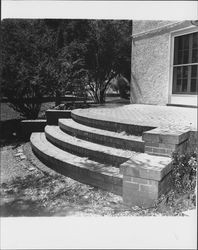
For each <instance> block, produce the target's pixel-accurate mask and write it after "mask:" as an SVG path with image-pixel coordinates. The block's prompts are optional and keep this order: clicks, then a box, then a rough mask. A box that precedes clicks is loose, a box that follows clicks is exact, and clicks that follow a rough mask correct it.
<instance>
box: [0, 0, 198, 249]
mask: <svg viewBox="0 0 198 250" xmlns="http://www.w3.org/2000/svg"><path fill="white" fill-rule="evenodd" d="M5 2H6V1H4V8H5V6H6V3H5ZM8 2H9V3H10V2H11V3H12V2H15V3H16V2H26V3H25V4H26V5H25V6H26V8H27V6H28V5H27V2H28V1H8ZM30 2H31V1H30ZM32 2H37V4H38V5H39V2H43V3H45V1H32ZM51 2H53V1H51ZM54 2H57V3H58V2H60V1H54ZM62 2H64V1H62ZM68 2H69V1H65V7H66V8H67V4H68ZM74 2H75V1H74ZM83 2H86V3H87V2H89V1H81V3H80V1H79V6H82V11H84V9H83V8H84V4H83ZM90 2H91V4H93V1H90ZM90 2H89V3H90ZM96 2H97V1H96ZM98 2H100V1H98ZM107 2H111V1H107ZM118 2H119V1H118ZM147 2H149V1H147ZM154 2H155V1H154ZM156 2H158V1H156ZM162 2H163V1H162ZM178 2H179V1H178ZM189 2H190V3H191V4H192V3H193V4H195V6H196V4H197V3H196V2H193V1H189ZM9 3H8V5H7V6H9ZM70 3H71V2H70ZM184 3H185V1H184ZM71 4H72V3H71ZM87 4H88V3H87ZM112 4H113V3H112ZM10 6H11V5H10ZM15 6H16V4H15ZM42 6H43V5H42ZM45 6H47V5H45ZM54 6H55V5H54ZM91 6H92V8H93V5H91ZM59 7H60V6H59ZM197 7H198V6H197ZM79 8H80V7H79ZM37 9H38V8H37ZM59 9H60V8H59ZM6 10H7V9H6ZM94 10H95V9H94ZM54 11H55V13H57V16H56V17H54V15H49V16H46V15H43V17H41V15H40V14H39V15H38V17H35V18H34V17H32V16H30V17H28V16H25V17H24V15H22V17H19V16H17V15H14V16H10V14H5V16H3V17H2V19H1V61H0V65H1V78H0V79H1V85H0V101H1V103H0V107H1V116H0V118H1V119H0V143H1V144H0V147H1V151H0V157H1V158H0V162H1V182H0V198H1V202H0V216H1V218H0V219H1V222H3V223H4V227H5V228H6V225H7V224H6V221H9V223H10V222H11V223H14V220H15V219H16V220H19V222H18V223H19V224H20V220H21V219H25V221H26V222H27V224H28V221H31V220H32V219H34V218H35V220H37V221H39V220H40V224H41V225H42V222H41V221H42V219H45V220H47V221H48V222H49V221H50V220H52V222H51V224H50V225H51V226H52V225H53V221H54V219H56V218H57V219H58V220H61V219H62V220H65V219H66V222H65V226H66V227H67V225H70V226H71V225H72V224H73V225H74V224H75V223H76V220H78V219H83V220H85V221H84V222H83V223H84V224H83V225H84V230H82V231H84V233H85V232H87V230H88V228H89V230H90V231H91V234H92V233H94V230H95V228H90V226H88V225H89V224H86V219H87V221H88V220H89V218H92V219H95V221H97V219H102V220H103V222H102V225H103V226H104V225H105V221H106V223H108V219H112V220H113V225H116V224H115V223H116V221H117V222H118V223H119V220H122V219H124V220H128V221H130V219H134V220H135V223H134V224H138V222H136V219H137V220H138V221H139V219H140V220H141V221H144V220H145V221H146V220H147V222H148V220H149V221H150V220H155V221H156V220H157V219H158V218H161V219H162V220H163V219H164V221H166V219H167V218H168V219H169V218H171V219H173V220H175V219H177V221H179V222H180V220H181V223H180V224H181V225H185V223H184V222H183V221H184V220H185V219H186V220H187V219H189V220H190V219H192V221H194V220H195V219H196V214H197V167H198V163H197V156H198V134H197V107H198V104H197V103H198V100H197V93H198V17H197V18H196V16H195V15H194V16H193V15H192V18H185V17H184V18H183V19H182V18H181V17H180V18H178V19H176V18H174V17H173V18H172V19H171V18H168V17H167V18H164V17H163V18H162V19H161V18H160V16H159V15H158V17H157V18H156V17H154V18H143V15H140V16H139V18H137V15H135V17H134V16H133V14H132V15H131V18H129V16H128V15H127V18H123V16H122V15H121V16H120V17H118V18H115V17H113V16H112V14H110V15H109V18H108V17H105V18H100V15H99V18H98V17H97V16H96V17H94V16H93V17H91V18H90V14H89V15H88V17H87V18H84V14H83V15H77V14H76V16H75V14H74V15H73V16H72V17H71V16H67V14H65V16H64V17H63V16H62V15H61V16H60V15H58V11H56V9H54ZM41 12H42V13H45V9H44V8H43V7H42V10H41ZM5 13H11V12H9V11H7V12H6V11H5ZM13 13H14V11H13ZM67 13H68V11H67ZM78 13H79V12H78ZM83 13H84V12H83ZM89 13H90V12H89ZM53 14H54V13H53ZM151 16H152V15H151ZM145 17H147V15H145ZM67 220H69V222H68V224H67ZM103 223H104V224H103ZM141 223H142V222H141ZM141 223H140V224H141ZM152 223H153V222H151V224H152ZM182 223H183V224H182ZM40 224H39V225H40ZM134 224H130V223H129V225H128V227H126V228H125V230H126V231H127V232H126V234H125V231H123V235H122V236H121V237H123V238H125V241H127V239H126V238H127V237H129V235H130V231H129V230H130V228H131V227H134ZM140 224H138V225H139V226H138V231H140V232H141V229H140V228H141V226H140ZM148 224H149V223H148ZM158 224H160V225H161V226H162V223H160V222H158ZM178 224H179V223H178ZM16 225H18V224H16ZM21 225H22V224H21ZM35 225H36V224H35ZM54 225H55V224H54ZM75 225H76V224H75ZM81 225H82V224H81V223H80V222H79V226H77V227H79V228H80V227H81ZM86 225H87V226H86ZM90 225H92V224H90ZM118 225H119V224H118ZM175 225H176V224H175ZM186 225H188V224H186ZM122 226H123V224H122ZM4 227H3V228H4ZM38 227H39V226H38ZM91 227H92V226H91ZM104 227H105V226H104ZM113 227H114V226H113ZM146 227H147V230H149V229H148V228H149V227H148V225H147V224H146ZM153 227H154V226H153ZM162 227H163V226H162ZM79 228H78V229H79ZM59 229H60V231H61V230H64V228H59ZM59 229H56V232H57V234H59ZM19 230H20V229H19ZM34 230H36V231H37V229H35V228H34ZM38 230H39V229H38ZM67 230H68V228H67ZM72 230H73V231H74V232H75V230H77V229H74V228H71V230H68V231H72ZM97 230H98V231H97V232H100V231H99V229H97ZM100 230H101V231H103V229H100ZM104 230H106V229H104ZM112 230H115V231H116V228H114V229H112ZM131 230H132V231H131V232H134V230H135V229H134V228H133V229H131ZM143 230H144V229H143ZM150 230H151V231H152V227H151V228H150ZM166 230H171V229H170V228H166V229H163V233H165V231H166ZM196 230H197V229H196V228H195V225H194V224H193V225H192V236H193V235H194V242H191V245H188V246H189V249H195V248H196V236H195V235H196V233H195V232H196ZM11 231H12V232H13V231H14V230H11ZM23 231H24V228H23ZM79 231H80V229H79ZM92 231H93V232H92ZM119 231H120V229H119ZM155 231H157V229H156V228H155ZM33 232H34V231H33ZM33 232H32V234H34V233H33ZM80 232H81V231H80ZM88 232H89V231H88ZM143 232H144V233H145V230H144V231H143ZM13 233H14V232H13ZM148 233H149V232H148ZM2 234H3V233H2ZM79 234H80V233H79ZM131 234H132V233H131ZM4 235H7V234H6V233H5V234H4ZM115 235H116V236H115ZM115 235H114V237H115V238H117V239H115V242H117V241H118V238H119V237H118V235H117V234H115ZM149 235H151V234H150V233H149ZM175 235H176V234H175ZM2 237H3V236H2ZM9 237H10V238H8V235H7V236H6V239H7V241H8V239H10V240H11V239H12V237H11V236H9ZM65 237H66V236H65ZM83 237H84V236H83ZM110 237H113V236H110ZM131 237H132V236H131ZM142 237H144V236H142ZM160 237H162V236H160ZM174 237H175V238H174ZM174 237H173V240H175V242H176V243H174V244H175V245H174V244H173V245H171V243H170V244H168V243H167V244H166V247H167V246H169V247H170V248H168V247H167V248H168V249H171V248H172V249H173V248H174V249H175V248H177V246H179V247H181V245H180V243H179V240H181V241H182V240H184V239H181V238H182V237H180V238H179V236H174ZM177 237H178V238H177ZM188 237H189V236H188ZM49 238H50V237H49ZM105 238H106V237H105ZM169 238H170V237H169ZM6 239H5V238H4V247H3V248H2V249H8V248H6V247H5V246H8V245H9V244H8V242H6ZM145 239H146V240H148V239H147V237H146V238H145ZM160 239H161V238H160ZM64 240H66V239H64ZM100 240H101V241H102V240H103V239H100ZM188 240H189V238H188ZM66 241H67V240H66ZM75 241H78V239H77V238H76V240H74V242H73V245H71V243H70V245H69V248H86V247H87V248H103V247H101V246H102V245H94V244H92V243H90V244H87V245H86V244H85V245H78V244H77V243H76V242H75ZM128 241H129V242H132V240H130V239H128ZM164 241H166V240H165V239H164ZM189 241H190V240H189ZM139 243H140V242H138V244H139ZM151 243H152V240H151ZM131 244H132V243H131ZM141 244H142V245H141ZM141 244H139V245H137V243H136V244H135V247H134V246H133V245H130V247H128V245H125V244H123V245H121V243H120V244H118V245H117V246H115V244H112V245H111V244H110V243H108V244H107V245H105V243H104V244H103V246H104V248H105V247H106V248H112V247H113V248H117V247H118V248H122V247H123V248H130V249H137V248H139V249H140V248H141V249H142V248H144V249H150V248H149V247H148V248H147V247H146V246H145V245H144V244H143V243H141ZM159 244H160V242H159V243H158V244H157V243H156V244H153V245H152V244H151V245H152V248H153V249H157V248H158V249H159V248H165V246H163V245H162V246H160V245H159ZM177 244H178V245H177ZM187 244H188V243H186V245H183V247H184V248H185V249H186V246H187ZM16 245H17V244H16ZM21 246H22V245H20V244H19V245H17V246H16V248H15V249H21ZM25 246H26V247H27V245H25ZM37 246H38V248H42V246H43V245H42V246H40V245H39V243H38V244H37V245H34V247H33V248H34V249H37ZM54 246H55V245H53V247H52V245H50V246H48V249H50V248H54ZM61 246H62V247H60V248H67V247H68V244H66V245H65V246H63V245H61ZM85 246H86V247H85ZM156 246H157V247H156ZM192 246H194V247H195V248H191V247H192ZM26 247H25V248H26ZM30 248H31V246H30ZM44 248H47V247H46V245H44ZM57 248H59V247H57Z"/></svg>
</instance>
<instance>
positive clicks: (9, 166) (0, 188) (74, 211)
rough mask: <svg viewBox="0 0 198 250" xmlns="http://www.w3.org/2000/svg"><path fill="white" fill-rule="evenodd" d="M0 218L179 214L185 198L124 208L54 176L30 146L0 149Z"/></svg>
mask: <svg viewBox="0 0 198 250" xmlns="http://www.w3.org/2000/svg"><path fill="white" fill-rule="evenodd" d="M0 196H1V216H3V217H10V216H70V215H72V216H74V215H76V216H159V215H173V216H175V215H181V216H182V215H183V213H182V211H185V210H187V209H189V208H190V209H191V208H193V205H192V203H191V202H190V199H189V197H184V199H181V197H180V199H176V200H172V201H171V199H170V198H169V201H168V203H167V200H166V199H164V200H161V201H160V202H158V204H156V206H154V207H152V208H149V209H142V208H140V207H137V206H136V207H128V206H126V205H124V204H123V203H122V198H121V197H120V196H117V195H114V194H112V193H109V192H106V191H103V190H101V189H97V188H94V187H91V186H89V185H85V184H82V183H79V182H77V181H75V180H73V179H71V178H68V177H65V176H63V175H60V174H57V173H56V172H54V171H53V170H51V169H50V168H48V167H46V166H45V165H44V164H42V163H41V162H40V161H39V160H38V159H37V158H36V157H35V156H34V155H33V153H32V150H31V146H30V143H29V142H27V143H13V144H12V145H9V146H4V147H1V185H0Z"/></svg>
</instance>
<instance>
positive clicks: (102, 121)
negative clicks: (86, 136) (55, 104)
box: [71, 109, 155, 136]
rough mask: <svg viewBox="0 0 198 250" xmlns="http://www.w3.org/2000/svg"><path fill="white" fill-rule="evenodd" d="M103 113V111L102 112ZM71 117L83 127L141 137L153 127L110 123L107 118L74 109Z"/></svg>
mask: <svg viewBox="0 0 198 250" xmlns="http://www.w3.org/2000/svg"><path fill="white" fill-rule="evenodd" d="M104 112H105V111H104ZM71 117H72V119H73V120H74V121H76V122H78V123H81V124H83V125H86V126H89V127H94V128H99V129H103V130H109V131H114V132H122V131H125V132H126V133H127V134H129V135H137V136H141V135H142V134H143V132H144V131H148V130H151V129H154V128H155V127H152V126H151V127H150V126H143V125H140V124H131V123H121V122H116V121H111V120H109V119H107V118H103V117H100V118H99V117H97V116H94V115H93V114H89V113H88V112H87V113H86V112H85V110H83V112H82V110H81V109H75V110H72V111H71Z"/></svg>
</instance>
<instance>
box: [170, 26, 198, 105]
mask: <svg viewBox="0 0 198 250" xmlns="http://www.w3.org/2000/svg"><path fill="white" fill-rule="evenodd" d="M195 32H198V27H195V26H190V27H187V28H184V29H180V30H177V31H172V32H170V37H169V39H170V40H169V43H170V55H169V58H170V67H169V102H170V97H171V96H194V95H197V92H190V91H187V92H175V91H174V89H173V69H174V67H178V65H174V49H175V48H174V41H175V38H176V37H179V36H183V35H188V34H192V33H195ZM189 65H198V63H188V64H179V66H189ZM187 89H188V84H187Z"/></svg>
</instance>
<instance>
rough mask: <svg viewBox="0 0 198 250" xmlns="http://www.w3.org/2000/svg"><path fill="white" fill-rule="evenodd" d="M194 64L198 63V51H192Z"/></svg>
mask: <svg viewBox="0 0 198 250" xmlns="http://www.w3.org/2000/svg"><path fill="white" fill-rule="evenodd" d="M192 62H193V63H197V62H198V49H193V51H192Z"/></svg>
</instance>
